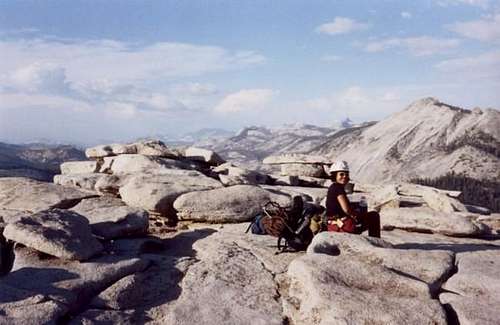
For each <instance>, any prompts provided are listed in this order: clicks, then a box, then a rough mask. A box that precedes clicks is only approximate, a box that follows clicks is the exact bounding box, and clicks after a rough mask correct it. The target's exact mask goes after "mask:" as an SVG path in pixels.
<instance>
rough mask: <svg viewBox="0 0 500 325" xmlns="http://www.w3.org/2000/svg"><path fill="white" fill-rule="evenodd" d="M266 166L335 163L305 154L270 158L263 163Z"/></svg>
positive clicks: (322, 157)
mask: <svg viewBox="0 0 500 325" xmlns="http://www.w3.org/2000/svg"><path fill="white" fill-rule="evenodd" d="M262 162H263V163H264V164H270V165H274V164H325V165H330V164H332V163H333V161H332V160H331V159H329V158H327V157H324V156H312V155H305V154H297V153H295V154H285V155H280V156H269V157H266V158H264V160H263V161H262Z"/></svg>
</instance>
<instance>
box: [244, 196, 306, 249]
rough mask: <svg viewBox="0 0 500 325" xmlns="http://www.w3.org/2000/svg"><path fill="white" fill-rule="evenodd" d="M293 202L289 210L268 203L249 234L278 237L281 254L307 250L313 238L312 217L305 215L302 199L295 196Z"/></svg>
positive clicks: (271, 202) (253, 222)
mask: <svg viewBox="0 0 500 325" xmlns="http://www.w3.org/2000/svg"><path fill="white" fill-rule="evenodd" d="M292 202H293V203H292V206H291V207H289V208H285V207H281V206H280V205H279V204H278V203H277V202H273V201H269V202H267V203H266V204H265V205H264V208H263V209H262V213H261V214H259V215H257V216H256V217H255V218H254V220H253V221H252V223H251V224H250V226H249V227H248V229H247V232H248V231H249V230H250V229H251V230H252V233H253V234H267V235H271V236H274V237H278V250H279V252H284V251H286V250H288V249H289V248H290V249H291V250H293V251H303V250H306V248H307V246H308V245H309V244H310V243H311V241H312V237H313V234H312V231H311V229H310V228H309V223H310V216H309V215H308V214H304V213H303V208H304V202H303V200H302V197H300V196H295V197H294V198H293V200H292Z"/></svg>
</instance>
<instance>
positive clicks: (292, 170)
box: [281, 164, 327, 178]
mask: <svg viewBox="0 0 500 325" xmlns="http://www.w3.org/2000/svg"><path fill="white" fill-rule="evenodd" d="M281 175H282V176H308V177H320V178H326V177H327V174H326V172H325V169H324V168H323V165H321V164H282V165H281Z"/></svg>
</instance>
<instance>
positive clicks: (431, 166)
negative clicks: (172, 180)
mask: <svg viewBox="0 0 500 325" xmlns="http://www.w3.org/2000/svg"><path fill="white" fill-rule="evenodd" d="M158 138H160V139H161V140H163V141H164V142H166V143H167V144H169V145H181V146H186V145H192V144H194V145H195V146H199V147H203V148H208V149H211V150H214V151H216V152H217V153H219V154H220V155H221V156H222V157H223V158H225V159H227V160H229V161H232V162H235V163H236V164H239V165H242V166H244V167H247V168H252V169H264V170H266V169H267V170H269V169H270V168H271V167H268V166H263V165H262V160H263V159H264V158H265V157H267V156H270V155H278V154H284V153H307V154H314V155H325V156H328V157H331V158H333V159H343V160H347V161H348V162H349V163H350V165H351V169H352V174H353V176H354V177H355V179H356V180H358V181H363V182H386V181H397V180H409V179H412V178H416V177H420V178H423V177H426V178H435V177H439V176H443V175H445V174H446V173H448V172H451V171H454V172H455V173H458V174H460V173H462V174H465V175H467V176H469V177H471V178H476V179H485V178H486V179H490V180H496V181H499V180H500V160H499V157H500V112H499V111H498V110H496V109H479V108H476V109H474V110H465V109H461V108H458V107H454V106H451V105H448V104H445V103H442V102H440V101H439V100H437V99H434V98H424V99H421V100H418V101H415V102H414V103H412V104H411V105H409V106H408V107H407V108H405V109H404V110H402V111H400V112H398V113H396V114H393V115H391V116H389V117H388V118H386V119H384V120H382V121H380V122H366V123H363V124H360V125H353V124H352V122H351V121H349V120H346V121H343V122H342V123H340V124H339V126H338V127H335V128H333V127H332V128H327V127H319V126H314V125H307V124H293V125H284V126H282V127H279V128H268V127H264V126H250V127H246V128H244V129H242V130H240V131H239V132H238V133H237V134H235V135H233V134H232V133H231V132H229V131H224V130H220V129H202V130H200V131H198V132H193V133H190V134H186V135H182V136H179V137H178V138H176V139H172V138H171V139H170V140H169V138H165V137H163V136H158ZM82 140H84V139H82ZM82 157H83V152H82V151H80V150H78V149H76V148H73V147H70V146H43V145H35V146H33V145H30V146H20V145H8V144H0V175H3V176H7V175H16V176H19V175H27V176H30V177H33V178H37V179H41V180H50V178H51V176H52V175H53V174H54V173H56V172H57V166H59V164H60V163H61V162H62V161H68V160H79V159H81V158H82Z"/></svg>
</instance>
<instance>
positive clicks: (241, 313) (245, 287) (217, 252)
mask: <svg viewBox="0 0 500 325" xmlns="http://www.w3.org/2000/svg"><path fill="white" fill-rule="evenodd" d="M193 249H194V250H195V251H196V252H197V254H196V258H197V259H198V260H199V262H197V263H195V264H193V265H192V266H191V267H190V268H189V270H188V272H187V273H186V275H185V276H184V278H183V279H182V282H181V283H180V286H181V292H180V296H179V297H178V298H177V299H176V300H175V301H172V302H171V303H169V304H167V305H166V306H163V308H162V314H163V315H164V317H163V318H162V319H159V320H158V322H159V323H163V324H228V325H229V324H262V325H264V324H266V325H267V324H276V325H278V324H282V309H281V302H280V299H279V294H278V291H277V290H278V287H277V284H276V283H275V281H274V279H273V275H272V274H271V273H270V272H269V271H268V270H266V269H265V268H264V266H263V264H262V263H261V262H260V261H259V260H258V259H257V258H256V257H255V256H254V255H253V254H252V253H251V252H250V251H248V250H246V249H243V248H241V247H239V246H238V245H237V244H235V243H226V242H220V241H219V240H217V238H211V237H207V238H205V239H200V240H198V241H196V242H194V244H193Z"/></svg>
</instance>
